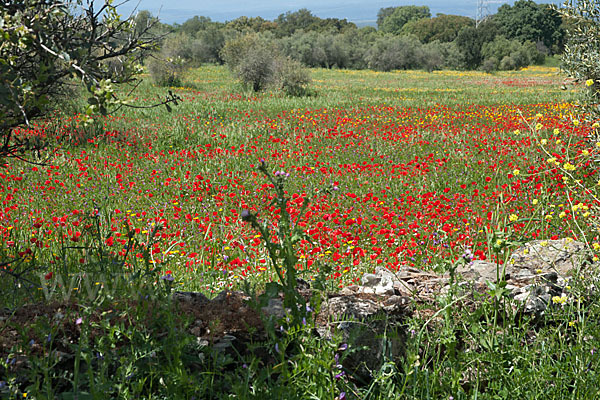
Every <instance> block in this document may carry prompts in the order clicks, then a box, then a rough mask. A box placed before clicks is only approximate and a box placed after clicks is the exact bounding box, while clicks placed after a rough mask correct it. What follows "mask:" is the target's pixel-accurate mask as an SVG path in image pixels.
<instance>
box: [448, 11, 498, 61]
mask: <svg viewBox="0 0 600 400" xmlns="http://www.w3.org/2000/svg"><path fill="white" fill-rule="evenodd" d="M496 34H497V27H496V25H495V24H494V23H493V22H489V21H488V22H485V23H483V24H480V25H479V26H478V27H477V28H475V27H472V26H467V27H465V28H463V29H461V30H460V32H459V33H458V36H457V37H456V41H455V43H456V46H457V48H458V50H459V51H460V53H461V54H462V58H463V60H464V63H465V67H467V68H468V69H476V68H477V67H479V65H480V64H481V62H482V61H483V55H482V54H481V49H482V47H483V45H484V44H485V43H487V42H491V41H493V40H494V38H495V37H496Z"/></svg>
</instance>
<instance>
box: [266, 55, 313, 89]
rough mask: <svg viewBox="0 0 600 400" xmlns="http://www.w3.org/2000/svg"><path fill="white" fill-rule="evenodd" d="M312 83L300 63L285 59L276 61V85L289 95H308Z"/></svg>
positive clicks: (281, 58)
mask: <svg viewBox="0 0 600 400" xmlns="http://www.w3.org/2000/svg"><path fill="white" fill-rule="evenodd" d="M310 81H311V79H310V75H309V74H308V71H307V70H306V69H305V68H303V67H302V64H300V63H299V62H298V61H295V60H292V59H291V58H283V57H280V58H278V59H277V60H276V61H275V83H276V85H277V86H278V88H279V89H281V90H283V92H284V93H286V94H287V95H290V96H304V95H306V94H307V92H308V85H309V84H310Z"/></svg>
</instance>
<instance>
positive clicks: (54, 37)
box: [0, 0, 157, 157]
mask: <svg viewBox="0 0 600 400" xmlns="http://www.w3.org/2000/svg"><path fill="white" fill-rule="evenodd" d="M95 5H96V4H94V1H90V2H87V3H85V5H83V4H82V2H80V1H66V2H60V1H46V0H25V1H13V0H10V1H5V2H3V3H2V5H1V6H0V37H1V38H2V41H1V42H0V76H1V77H2V79H1V80H0V141H1V142H2V144H1V145H0V157H7V156H19V155H21V154H22V153H21V152H22V151H23V150H27V146H25V145H24V143H22V142H20V140H19V139H18V138H15V137H14V136H13V129H14V128H16V127H19V126H31V123H32V121H33V120H35V119H37V118H41V117H43V116H45V115H46V114H47V113H48V112H49V111H50V110H51V107H50V106H49V105H50V104H51V102H53V101H56V100H57V99H58V98H60V96H61V95H64V94H65V93H66V92H67V90H68V87H69V84H71V83H72V80H71V78H72V77H74V76H75V77H77V78H78V80H79V81H80V82H82V83H83V85H85V86H86V87H87V89H88V91H89V93H90V95H91V97H90V102H89V106H88V108H87V114H88V117H87V118H88V119H89V116H91V115H93V114H95V113H106V111H107V110H108V109H110V108H114V107H119V106H122V105H124V104H125V102H123V100H122V99H120V98H118V97H117V96H116V95H115V92H114V90H113V89H114V87H113V86H112V85H111V83H119V84H121V83H128V82H133V80H134V79H135V77H136V75H137V74H139V73H140V72H141V67H140V66H139V63H140V62H141V60H142V57H143V56H144V54H145V53H146V52H147V51H148V50H150V49H151V48H152V47H153V46H154V45H155V44H156V42H157V38H155V37H153V36H152V35H149V32H150V29H151V27H152V25H153V24H154V23H155V22H156V21H155V20H153V19H152V18H150V17H149V16H148V15H146V14H142V15H139V16H138V17H139V18H138V19H137V20H134V19H133V18H132V19H122V18H121V16H120V15H119V14H118V13H117V10H116V8H115V6H113V5H112V3H111V2H103V4H102V5H101V6H100V10H98V9H95V8H94V6H95ZM111 61H112V62H111ZM111 79H112V80H111Z"/></svg>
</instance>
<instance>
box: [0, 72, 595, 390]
mask: <svg viewBox="0 0 600 400" xmlns="http://www.w3.org/2000/svg"><path fill="white" fill-rule="evenodd" d="M311 74H312V79H313V82H312V84H311V88H310V95H309V96H306V97H301V98H295V97H287V96H285V95H283V94H282V93H280V92H277V91H267V92H262V93H253V92H248V91H246V90H244V88H243V87H242V86H240V85H239V84H238V83H237V82H235V81H234V80H233V79H232V78H231V76H230V74H229V72H228V71H227V70H226V69H225V68H224V67H218V66H203V67H201V68H198V69H193V70H191V71H189V73H187V75H186V76H185V79H183V80H182V81H183V83H184V85H183V86H182V87H173V88H169V89H166V88H158V87H154V86H153V85H152V84H151V83H150V82H148V81H144V82H143V83H142V84H141V85H140V86H139V87H138V88H137V90H136V92H135V96H136V97H134V98H132V99H131V103H130V105H133V106H134V107H133V108H127V107H125V108H121V109H119V110H118V111H116V112H114V113H112V114H111V115H108V116H106V117H95V120H94V121H93V122H92V123H90V122H89V121H88V119H87V117H86V116H85V115H82V114H77V113H76V112H74V111H71V110H76V109H82V105H83V101H84V100H82V99H78V97H77V96H73V98H74V99H75V100H70V101H69V100H68V99H65V103H64V104H63V106H62V107H58V108H59V110H58V111H57V113H56V114H55V116H54V117H53V118H52V119H49V120H47V121H40V122H38V124H37V125H36V126H35V127H34V128H33V129H31V130H22V131H20V132H18V135H19V137H20V138H21V139H23V140H28V141H29V142H32V143H43V142H45V143H48V146H47V147H46V148H45V149H43V150H38V151H35V152H30V153H29V154H27V158H26V159H19V158H12V159H10V160H7V162H6V164H5V165H4V168H3V169H2V170H0V197H1V199H2V208H1V209H0V260H2V261H1V264H0V268H2V270H1V272H2V276H3V278H4V279H3V280H2V281H1V282H0V295H1V296H2V298H3V299H4V300H5V302H4V304H5V307H6V308H5V309H4V313H0V322H1V324H0V333H1V334H0V351H1V356H2V357H0V397H2V396H9V397H10V398H17V397H18V398H25V397H29V398H57V397H56V396H57V395H59V394H60V395H61V396H63V397H62V398H107V397H111V398H123V399H129V398H131V399H134V398H135V399H138V398H148V399H159V398H161V399H162V398H173V399H179V398H181V399H184V398H185V399H199V398H215V399H217V398H231V397H237V398H257V397H263V398H298V399H305V398H323V399H325V398H327V399H340V400H341V399H344V398H348V399H392V398H393V399H397V398H407V399H409V398H411V399H424V398H427V399H439V398H451V399H457V400H458V399H468V398H482V399H497V398H524V399H538V398H556V399H561V398H565V397H571V398H582V399H584V398H585V399H587V398H595V396H597V393H596V392H595V391H597V388H596V385H594V384H592V382H596V381H597V379H598V377H597V373H596V371H597V370H598V365H599V363H600V359H599V358H598V350H597V349H598V337H600V332H599V331H598V327H599V326H600V311H599V310H598V304H600V302H598V293H597V291H595V292H594V291H593V290H592V291H590V288H591V287H593V286H588V283H587V281H585V280H583V281H584V282H580V281H579V280H577V279H573V281H569V284H570V285H572V287H571V286H567V287H566V291H567V292H568V296H567V297H558V296H557V297H556V298H557V299H558V302H556V301H555V299H552V302H554V303H556V304H554V305H551V306H549V307H548V308H547V309H546V311H545V313H544V315H543V316H542V317H541V318H540V319H536V318H535V317H528V316H524V315H522V313H521V312H519V311H518V308H515V307H514V304H515V301H514V300H513V299H512V298H511V297H510V293H509V291H508V290H507V289H506V288H505V287H504V286H502V283H497V284H496V283H493V282H492V283H490V282H488V288H484V289H482V290H483V293H470V289H469V290H466V294H463V292H461V291H460V290H462V289H460V288H459V284H458V283H456V282H454V283H452V281H451V282H450V285H449V288H450V289H449V290H448V291H447V292H445V293H442V292H440V294H439V295H434V296H433V295H432V298H430V299H428V300H426V301H423V300H422V299H416V298H415V299H411V301H412V302H413V303H414V304H412V303H411V305H410V306H411V307H413V309H414V313H412V314H411V315H410V316H406V318H405V319H404V320H402V324H401V325H396V328H397V327H398V326H400V328H398V329H400V331H398V332H400V333H398V332H396V331H394V329H396V328H394V329H391V328H390V330H389V331H388V326H387V325H386V327H385V332H384V334H383V335H382V338H381V343H383V344H386V343H387V344H390V343H394V340H396V339H397V337H402V335H404V336H406V337H405V339H406V342H405V346H406V348H405V349H404V354H403V357H402V358H401V359H398V360H393V359H392V358H391V356H389V355H387V353H385V351H386V350H385V346H384V347H383V350H382V354H381V357H382V358H381V359H382V360H383V361H382V362H383V363H382V365H381V367H380V368H379V369H374V370H372V371H369V376H370V378H369V379H367V380H364V379H362V378H360V377H359V376H358V375H356V374H355V373H354V372H353V370H350V369H347V368H346V367H344V365H343V364H344V360H345V359H346V358H347V357H351V356H352V354H353V353H354V352H356V351H360V349H361V346H360V345H358V344H356V343H355V342H353V338H352V337H349V338H345V337H344V336H343V334H342V333H341V331H342V328H340V327H341V326H342V324H340V325H339V326H340V327H338V329H337V330H334V331H333V333H332V336H331V338H328V337H318V336H317V335H316V334H315V330H316V327H317V319H318V317H317V315H318V312H314V311H316V310H317V309H318V307H319V304H321V303H320V301H321V298H320V297H319V296H323V298H324V297H326V295H327V294H330V293H331V292H334V291H337V290H339V289H340V288H344V287H347V286H349V285H354V284H356V283H359V281H360V278H361V277H362V276H363V274H365V273H367V272H373V271H374V270H375V268H376V267H385V268H387V269H389V270H391V271H400V270H403V269H407V268H408V267H410V268H413V269H411V271H415V269H417V270H422V271H424V272H430V271H433V272H436V273H446V272H449V271H452V270H451V269H452V268H454V267H455V266H456V265H459V263H460V262H461V260H463V261H464V260H466V259H467V257H466V256H465V255H468V258H469V259H471V257H474V258H475V259H480V260H488V261H493V262H495V263H496V264H497V265H498V266H502V265H503V264H504V263H505V262H507V260H508V257H509V255H510V253H511V251H512V250H514V249H515V248H517V247H518V246H520V245H521V244H523V243H525V242H528V241H531V240H542V241H543V240H550V239H559V238H573V239H576V240H578V241H582V242H585V244H586V245H587V248H589V251H591V252H592V253H593V254H591V257H592V258H593V260H594V261H597V260H598V258H597V252H598V251H600V244H599V243H598V242H599V241H600V240H598V231H597V227H598V223H597V215H598V214H597V210H598V202H599V200H598V196H597V187H598V185H599V184H600V177H599V176H598V173H597V172H598V171H597V162H596V159H597V158H598V153H599V152H600V145H598V144H597V143H596V140H595V139H594V138H596V139H597V138H598V133H597V129H598V128H599V124H598V123H595V122H594V121H590V120H589V118H586V115H585V114H583V113H582V110H581V108H580V107H579V106H578V103H577V98H578V96H579V93H580V92H581V90H582V89H583V90H585V84H586V83H577V82H568V81H565V78H564V76H562V75H561V74H560V73H559V71H558V70H557V69H556V68H550V67H531V68H528V69H524V70H521V71H517V72H502V73H497V74H493V75H489V74H485V73H483V72H457V71H438V72H433V73H426V72H422V71H396V72H390V73H378V72H372V71H343V70H311ZM167 90H171V91H172V92H173V93H175V94H176V95H177V96H178V97H179V101H178V104H177V105H173V106H172V110H170V112H169V110H167V109H166V107H160V108H144V107H145V106H147V105H148V104H152V103H156V101H157V100H160V99H161V98H164V95H165V92H166V91H167ZM161 96H163V97H161ZM263 172H267V174H264V173H263ZM266 175H268V176H266ZM269 176H270V177H271V178H272V180H269ZM280 182H283V184H284V189H285V191H286V194H285V196H282V195H281V190H280V189H281V185H280ZM278 191H279V192H278ZM277 193H279V196H278V197H277V196H276V194H277ZM284 197H287V198H289V201H288V202H287V206H286V212H282V210H280V209H278V208H277V207H278V206H277V204H281V202H282V198H284ZM278 202H279V203H278ZM282 215H289V217H290V218H289V224H288V223H287V222H288V219H287V218H286V219H282ZM250 222H252V223H250ZM283 222H286V223H283ZM288 225H289V226H290V227H291V228H295V227H298V228H299V230H297V231H299V232H300V233H301V235H300V236H299V237H297V238H295V239H294V238H290V237H284V235H282V234H281V233H282V232H285V231H286V229H287V228H286V227H288ZM253 227H254V228H257V230H256V229H254V228H253ZM290 230H293V229H288V230H287V232H288V233H289V231H290ZM259 231H260V232H263V233H265V232H267V233H270V240H271V241H273V242H275V243H277V241H278V240H279V241H280V243H283V244H285V243H293V244H294V245H293V246H292V247H291V248H292V251H295V252H296V253H295V257H288V258H285V260H286V262H287V260H289V259H292V258H293V259H297V263H296V265H295V270H296V271H297V275H298V276H299V277H301V278H303V279H304V280H305V281H307V282H313V280H314V285H313V288H315V289H316V290H315V291H313V294H312V297H311V299H310V301H309V303H304V306H305V307H300V308H298V310H300V311H298V312H297V313H296V314H298V315H300V317H298V318H296V317H297V316H294V314H293V313H290V314H288V315H287V317H288V319H286V318H285V317H284V318H281V319H279V320H278V321H277V322H273V318H271V319H269V317H267V316H265V315H260V316H259V314H260V313H261V311H260V310H261V309H260V308H259V307H261V306H262V305H264V304H266V303H265V302H266V301H269V303H268V304H270V300H271V298H273V299H276V298H278V295H279V292H276V293H275V294H270V295H269V288H270V287H271V288H272V287H273V285H269V283H270V282H273V281H278V280H280V281H282V284H283V277H282V275H281V273H282V270H283V272H286V271H290V270H289V269H286V268H290V266H289V265H287V264H286V265H284V266H281V265H279V266H278V267H279V269H276V268H273V266H272V265H271V262H272V259H273V258H274V257H272V256H271V254H269V251H270V250H271V248H272V245H271V246H269V245H268V244H267V243H265V238H264V237H263V236H262V235H261V234H259ZM278 235H279V236H278ZM265 236H266V234H265ZM286 240H287V242H286ZM282 246H283V245H282ZM286 254H287V253H286ZM279 259H280V260H281V259H282V257H279ZM291 271H294V270H293V269H292V270H291ZM450 273H451V274H452V272H450ZM430 275H431V274H430ZM287 277H292V279H290V280H289V281H291V282H292V283H291V284H289V282H288V283H285V284H283V285H282V286H279V288H283V291H285V290H288V289H289V288H290V287H292V289H291V290H289V291H288V292H285V293H286V294H285V295H284V296H283V297H284V301H286V300H287V299H289V298H291V299H292V301H295V300H294V299H296V297H287V296H288V294H289V293H293V294H294V296H295V293H296V291H295V288H294V287H293V286H294V284H296V283H297V282H296V281H295V280H294V279H293V277H294V275H293V274H290V273H289V272H288V275H287ZM586 278H588V277H586ZM589 278H591V280H590V282H594V281H593V279H594V277H589ZM451 279H452V278H451ZM286 281H287V279H286ZM571 282H572V283H571ZM504 284H506V282H504ZM285 285H287V286H285ZM164 289H166V290H164ZM172 290H178V291H193V292H201V293H202V294H204V295H206V296H207V297H208V298H213V300H212V301H211V302H210V303H208V305H207V303H204V305H203V306H202V305H200V306H198V304H196V303H192V304H191V305H189V304H188V305H187V306H180V305H179V303H177V302H175V301H173V297H174V296H172ZM230 290H242V292H232V291H230ZM234 293H237V294H235V295H234ZM240 293H243V294H240ZM258 293H263V294H267V295H268V296H271V298H268V299H267V300H265V298H264V297H265V296H264V295H260V296H259V295H258ZM236 296H237V297H236ZM242 296H247V299H250V300H248V301H246V300H244V302H242V301H241V300H240V298H242ZM394 297H396V296H394ZM416 297H418V296H416ZM206 301H208V299H206ZM246 302H247V303H248V304H249V306H248V304H246ZM260 302H262V303H260ZM242 303H243V304H242ZM255 303H256V304H255ZM213 304H220V306H214V307H213V306H212V305H213ZM283 304H285V303H283ZM293 304H294V305H295V306H297V304H298V303H293ZM286 307H287V306H286ZM221 308H222V309H221ZM6 310H14V311H10V312H9V311H6ZM290 310H291V308H290ZM304 310H306V312H305V313H303V312H304ZM195 313H196V314H197V315H196V314H195ZM302 313H303V314H302ZM242 314H243V315H242ZM248 315H251V316H252V317H251V318H250V317H248ZM290 315H292V316H290ZM292 317H293V318H296V319H291V318H292ZM198 321H201V322H202V323H203V324H204V326H203V327H202V330H200V326H198V325H196V323H197V322H198ZM247 322H249V324H247ZM325 322H327V321H325ZM232 326H233V327H234V328H232ZM261 326H263V327H264V332H262V333H261V331H260V329H259V330H258V331H256V329H258V328H257V327H261ZM228 327H229V328H231V329H229V328H228ZM240 327H241V328H240ZM228 329H229V330H228ZM402 332H404V333H402ZM230 333H231V334H232V335H234V336H231V335H230ZM253 334H256V336H255V337H254V336H252V335H253ZM261 334H262V335H263V336H261ZM206 338H208V339H206ZM225 338H229V339H228V340H230V342H228V343H226V342H224V340H225ZM231 338H233V339H231ZM376 339H377V340H379V339H380V338H379V337H378V336H377V338H376ZM402 340H404V339H402ZM232 341H233V342H232ZM224 343H225V344H224ZM231 343H233V345H232V344H231ZM236 343H237V344H236ZM240 343H241V344H240ZM224 349H225V350H224ZM371 350H372V349H371ZM372 352H373V351H372ZM594 377H595V378H594ZM540 393H543V394H544V395H545V397H544V396H541V397H540ZM79 396H81V397H79Z"/></svg>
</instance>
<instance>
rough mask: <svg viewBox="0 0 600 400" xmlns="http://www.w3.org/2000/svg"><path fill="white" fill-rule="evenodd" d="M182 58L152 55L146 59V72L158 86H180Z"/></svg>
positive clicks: (182, 68)
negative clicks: (165, 57) (164, 57)
mask: <svg viewBox="0 0 600 400" xmlns="http://www.w3.org/2000/svg"><path fill="white" fill-rule="evenodd" d="M184 69H185V68H184V64H183V60H181V59H175V60H174V59H161V58H157V57H153V58H151V59H150V60H149V61H148V72H149V73H150V77H151V78H152V80H153V81H154V83H155V84H156V85H158V86H181V79H180V78H179V76H180V75H181V73H182V72H183V71H184Z"/></svg>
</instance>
